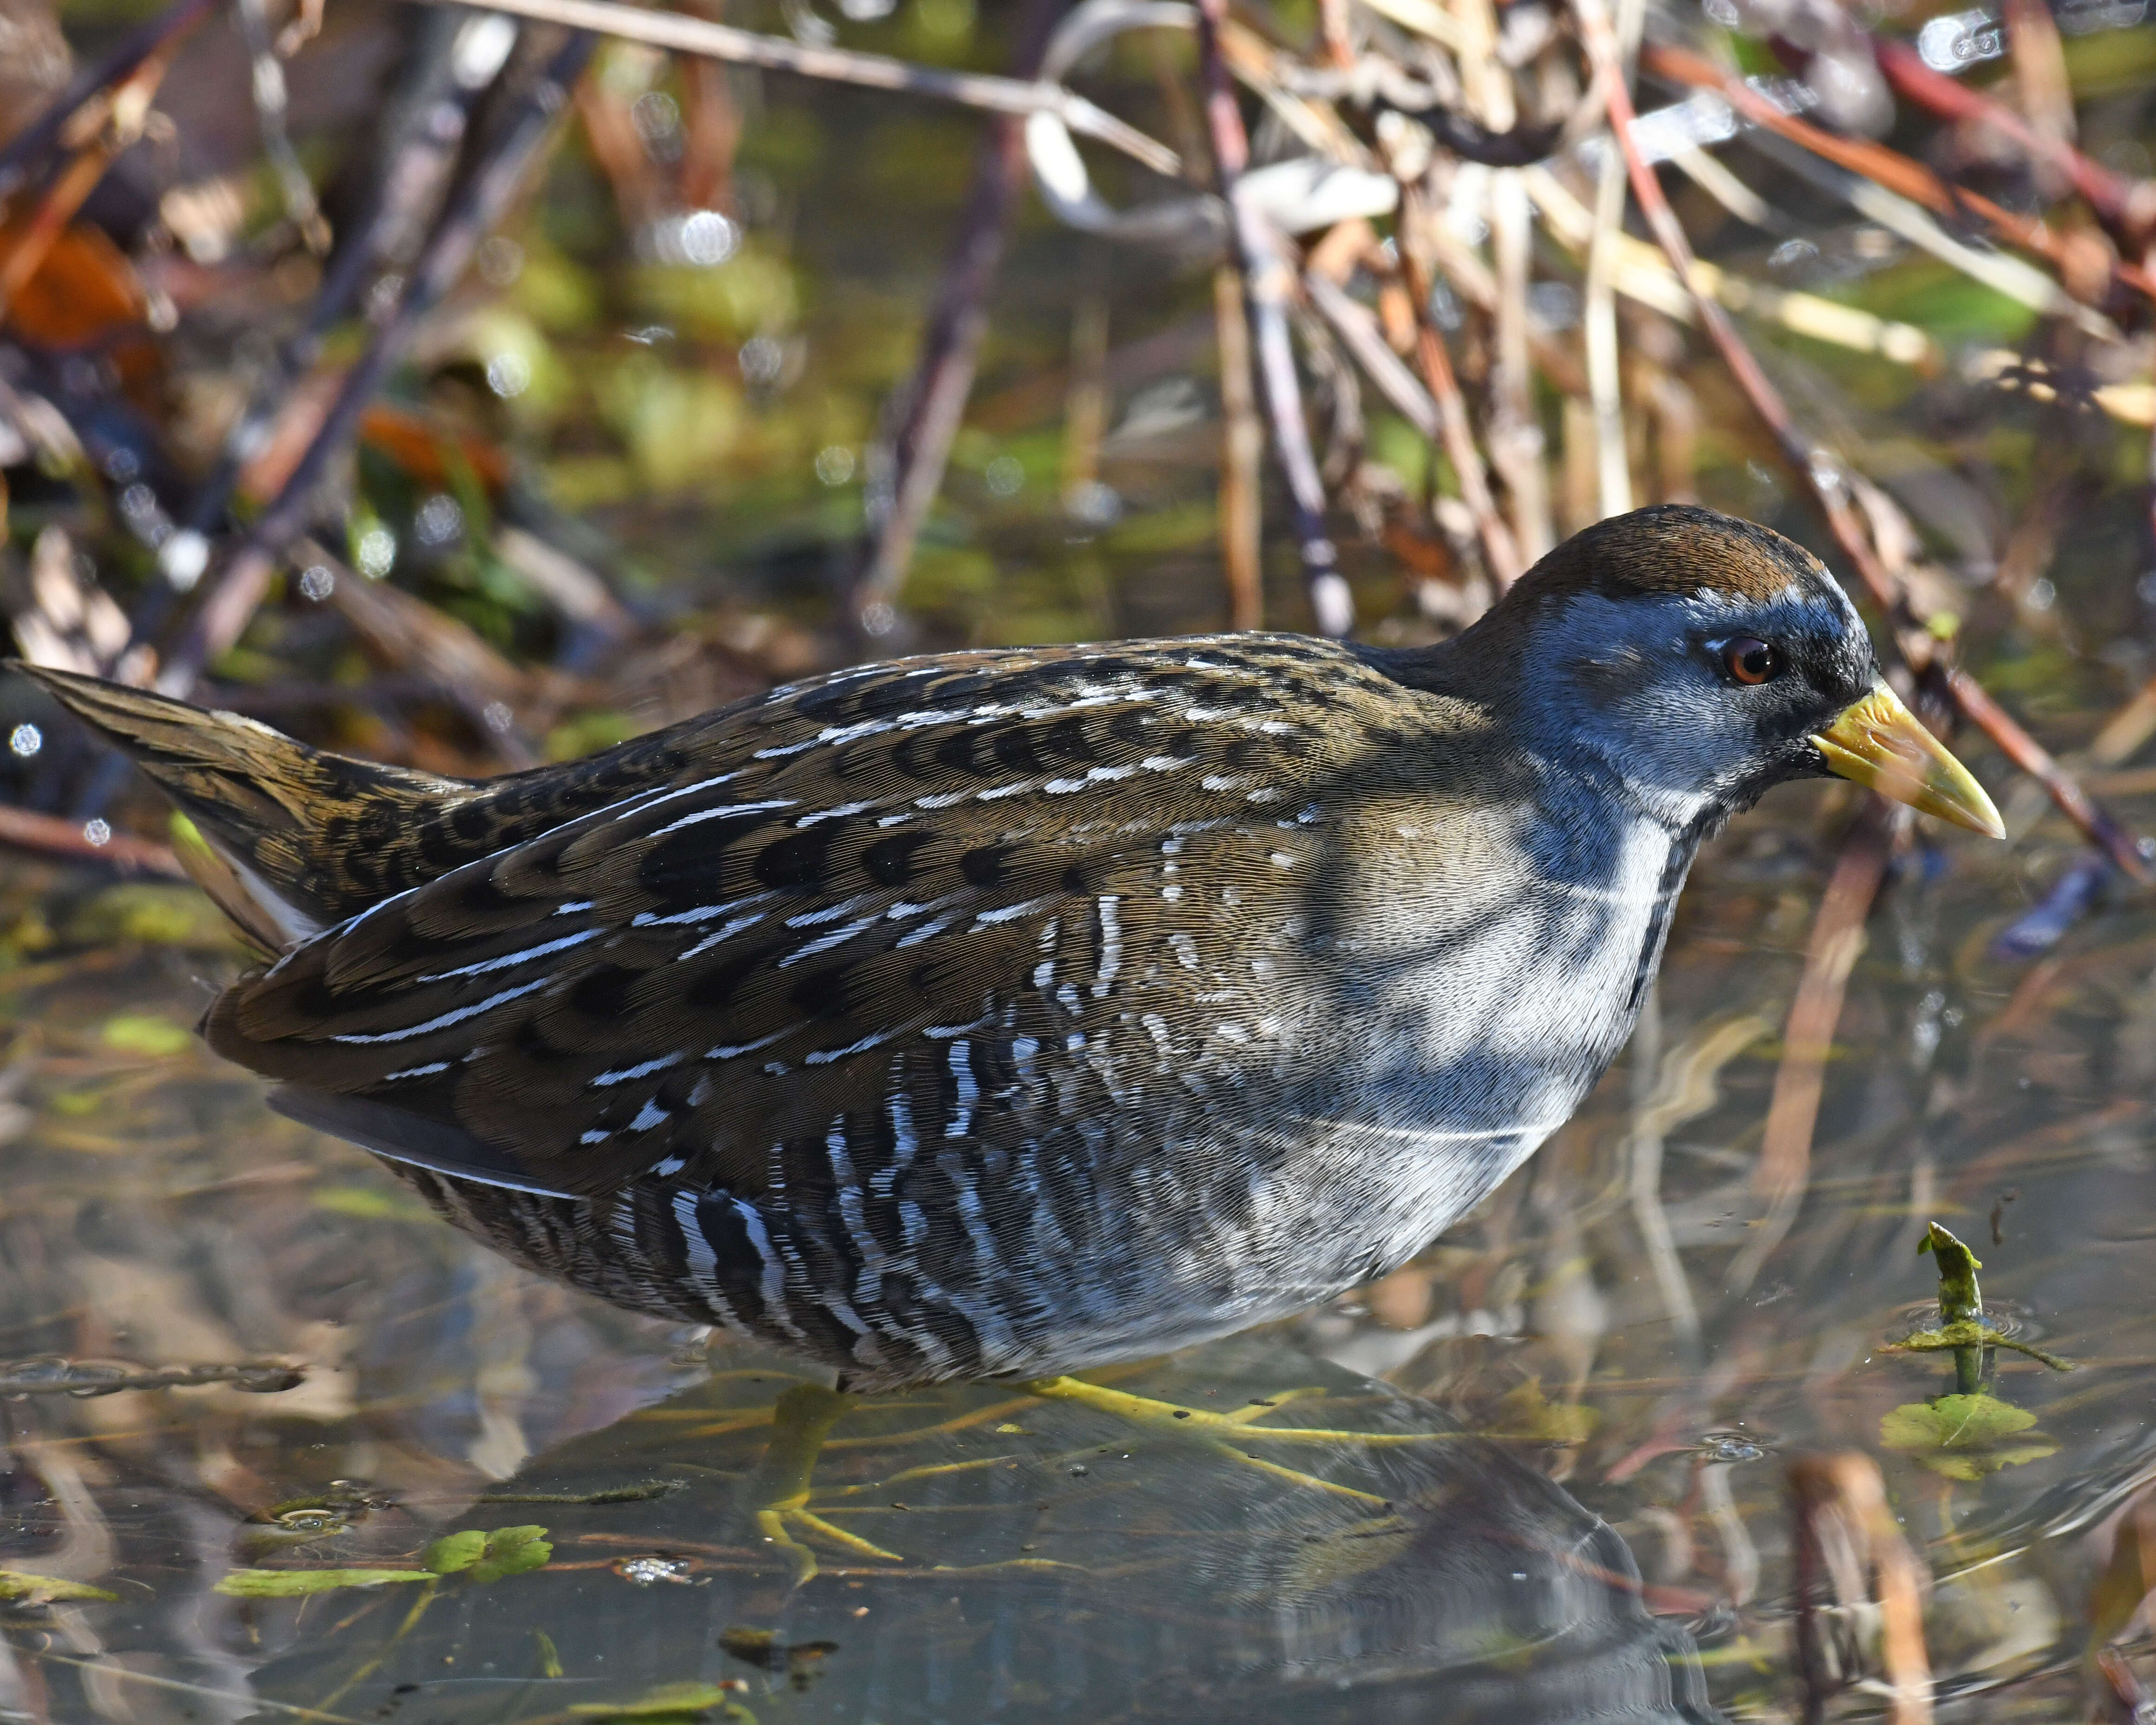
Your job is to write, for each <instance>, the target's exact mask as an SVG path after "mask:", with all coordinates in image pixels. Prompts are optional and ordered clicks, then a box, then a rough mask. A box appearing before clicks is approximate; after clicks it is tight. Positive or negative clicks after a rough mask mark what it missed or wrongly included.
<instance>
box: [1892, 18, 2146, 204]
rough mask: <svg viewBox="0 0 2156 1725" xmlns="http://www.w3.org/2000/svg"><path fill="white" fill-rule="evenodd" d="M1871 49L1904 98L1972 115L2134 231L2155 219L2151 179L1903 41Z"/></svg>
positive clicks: (1949, 115) (1954, 115)
mask: <svg viewBox="0 0 2156 1725" xmlns="http://www.w3.org/2000/svg"><path fill="white" fill-rule="evenodd" d="M1872 49H1873V51H1874V52H1875V53H1876V54H1877V55H1878V57H1879V69H1880V70H1881V71H1882V72H1884V73H1885V74H1886V81H1887V82H1888V83H1890V84H1892V85H1893V86H1894V88H1895V89H1896V90H1897V91H1898V92H1900V93H1901V94H1902V95H1904V96H1906V97H1907V98H1908V99H1909V100H1911V101H1912V102H1914V103H1916V104H1917V105H1918V106H1919V107H1922V108H1926V109H1928V110H1930V111H1931V112H1933V113H1934V114H1937V115H1939V116H1942V117H1943V118H1945V119H1948V120H1973V121H1979V122H1980V123H1981V124H1983V125H1985V126H1989V127H1991V128H1992V129H1993V130H1994V131H1997V132H1998V133H1999V134H2000V135H2001V136H2005V137H2009V138H2011V139H2012V140H2013V141H2015V143H2017V144H2019V145H2020V146H2021V148H2022V149H2023V150H2025V151H2027V152H2028V154H2029V155H2030V157H2032V158H2034V159H2035V160H2036V161H2038V162H2046V163H2048V164H2049V165H2050V166H2051V167H2055V168H2056V169H2057V170H2058V171H2059V172H2060V173H2061V175H2063V176H2064V177H2066V180H2067V182H2069V183H2070V184H2071V186H2072V187H2073V188H2074V190H2075V191H2076V192H2078V193H2081V195H2082V197H2083V198H2087V200H2088V201H2089V205H2090V207H2091V208H2092V209H2094V210H2095V211H2096V213H2097V214H2098V215H2100V216H2102V218H2104V219H2105V220H2106V221H2107V222H2113V223H2117V224H2118V225H2120V226H2121V227H2123V228H2127V229H2128V231H2129V232H2132V233H2133V234H2136V235H2140V234H2143V232H2145V230H2146V229H2147V228H2148V226H2149V225H2150V223H2151V222H2152V220H2156V185H2151V184H2150V183H2149V182H2145V181H2144V182H2138V183H2137V182H2134V181H2133V180H2129V179H2128V178H2127V177H2125V176H2124V175H2123V174H2117V173H2113V172H2112V171H2111V170H2110V169H2109V168H2107V167H2104V166H2103V165H2102V163H2100V162H2092V161H2090V160H2089V159H2088V157H2086V156H2084V155H2082V152H2081V151H2078V150H2076V148H2074V146H2072V145H2071V144H2069V143H2067V142H2066V141H2065V140H2064V139H2062V138H2054V137H2048V136H2046V135H2045V134H2044V133H2042V132H2040V131H2037V130H2036V128H2035V127H2034V126H2031V125H2030V124H2029V122H2028V121H2025V120H2024V119H2023V118H2022V117H2021V116H2020V115H2019V114H2016V113H2015V111H2014V110H2012V109H2011V108H2010V107H2008V106H2006V105H2005V104H2004V103H2002V102H1995V101H1994V100H1992V99H1991V98H1990V97H1989V96H1988V95H1984V92H1983V91H1982V90H1972V89H1970V88H1969V86H1968V85H1965V84H1958V83H1956V82H1955V81H1954V80H1953V79H1951V78H1949V77H1948V76H1947V74H1945V73H1943V72H1934V71H1933V69H1931V68H1930V67H1929V66H1928V65H1926V64H1924V62H1923V58H1922V55H1920V54H1918V53H1917V50H1916V49H1913V48H1912V47H1910V46H1909V44H1907V43H1906V42H1886V41H1881V42H1874V43H1873V44H1872Z"/></svg>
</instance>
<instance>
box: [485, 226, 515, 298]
mask: <svg viewBox="0 0 2156 1725" xmlns="http://www.w3.org/2000/svg"><path fill="white" fill-rule="evenodd" d="M477 262H478V265H479V273H480V280H482V281H484V282H485V283H486V284H487V285H489V286H490V287H498V288H506V287H507V286H508V285H510V283H511V282H512V281H514V280H516V278H517V277H518V276H520V275H522V274H523V273H524V248H523V247H522V246H521V245H519V244H517V243H516V241H515V240H513V239H503V238H502V237H501V235H500V234H494V235H493V236H491V237H490V238H489V239H486V240H485V241H484V242H483V243H482V244H480V249H479V257H478V259H477Z"/></svg>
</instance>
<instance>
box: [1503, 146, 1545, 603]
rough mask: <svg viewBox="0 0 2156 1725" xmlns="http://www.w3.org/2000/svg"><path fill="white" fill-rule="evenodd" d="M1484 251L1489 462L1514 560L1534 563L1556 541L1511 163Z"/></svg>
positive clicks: (1528, 257)
mask: <svg viewBox="0 0 2156 1725" xmlns="http://www.w3.org/2000/svg"><path fill="white" fill-rule="evenodd" d="M1490 240H1491V252H1492V253H1493V254H1494V255H1495V258H1496V265H1497V317H1496V344H1495V353H1494V356H1493V357H1494V363H1493V364H1492V365H1491V368H1490V427H1489V434H1488V442H1489V445H1490V460H1491V465H1493V466H1494V467H1496V470H1497V471H1498V472H1499V474H1501V475H1502V476H1503V478H1504V481H1505V490H1506V493H1507V495H1508V496H1509V497H1510V499H1511V501H1512V537H1513V539H1514V541H1515V542H1517V545H1518V547H1519V555H1520V562H1521V563H1522V565H1523V566H1525V567H1533V565H1534V564H1536V563H1537V562H1539V561H1541V559H1542V557H1543V555H1544V554H1545V553H1547V552H1548V550H1549V548H1550V547H1551V546H1552V545H1553V544H1554V543H1555V542H1556V539H1555V535H1554V534H1553V531H1552V527H1551V522H1550V508H1549V468H1548V463H1547V460H1546V459H1545V456H1546V453H1547V452H1546V451H1545V449H1544V448H1543V422H1542V415H1541V413H1539V412H1538V411H1537V408H1536V404H1535V395H1534V388H1535V382H1534V369H1533V364H1532V361H1531V360H1530V359H1529V357H1528V352H1527V280H1528V275H1529V265H1530V264H1531V262H1532V247H1533V243H1534V234H1533V228H1532V213H1531V212H1530V210H1529V208H1528V204H1527V187H1526V186H1525V184H1524V183H1523V182H1522V180H1521V177H1520V171H1519V170H1518V169H1517V168H1499V169H1498V170H1497V171H1496V172H1495V173H1494V174H1492V175H1491V181H1490Z"/></svg>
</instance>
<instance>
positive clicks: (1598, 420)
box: [1579, 141, 1632, 520]
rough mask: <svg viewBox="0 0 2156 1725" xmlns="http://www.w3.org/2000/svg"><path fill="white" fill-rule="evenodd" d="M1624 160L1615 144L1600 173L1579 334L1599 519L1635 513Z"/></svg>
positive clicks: (1595, 195)
mask: <svg viewBox="0 0 2156 1725" xmlns="http://www.w3.org/2000/svg"><path fill="white" fill-rule="evenodd" d="M1624 226H1625V157H1624V154H1623V152H1622V151H1620V150H1619V149H1618V148H1617V146H1616V145H1615V143H1614V141H1613V142H1611V143H1609V145H1608V146H1607V147H1606V149H1605V151H1604V155H1603V157H1602V161H1601V162H1600V164H1599V167H1598V168H1597V170H1596V177H1595V187H1594V237H1593V238H1592V239H1590V240H1589V243H1588V248H1587V291H1586V293H1585V295H1584V296H1583V299H1582V302H1581V305H1580V312H1579V321H1580V326H1581V327H1580V333H1581V336H1582V338H1583V341H1584V346H1585V348H1586V351H1587V393H1588V399H1589V403H1590V408H1589V411H1590V413H1591V414H1592V418H1591V420H1590V424H1592V426H1593V428H1594V475H1595V505H1596V509H1597V512H1598V515H1599V518H1601V519H1604V520H1606V519H1607V518H1608V517H1609V516H1613V515H1623V514H1625V512H1626V511H1629V510H1630V508H1631V507H1632V463H1631V459H1630V454H1629V453H1628V451H1627V450H1626V448H1625V403H1624V398H1623V393H1622V390H1621V388H1620V364H1619V359H1618V352H1617V290H1616V285H1615V280H1616V273H1617V241H1618V239H1620V237H1621V236H1622V235H1623V233H1624Z"/></svg>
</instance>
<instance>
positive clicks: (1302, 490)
mask: <svg viewBox="0 0 2156 1725" xmlns="http://www.w3.org/2000/svg"><path fill="white" fill-rule="evenodd" d="M1227 18H1228V6H1227V0H1198V57H1199V69H1200V76H1201V77H1202V79H1203V80H1204V93H1205V123H1206V132H1207V136H1208V137H1209V141H1211V143H1212V146H1213V162H1214V169H1215V171H1216V172H1218V174H1219V191H1220V196H1221V198H1223V199H1224V201H1225V202H1226V203H1227V206H1228V218H1229V231H1230V234H1231V236H1232V241H1233V247H1234V251H1235V260H1236V263H1237V264H1238V266H1239V267H1240V270H1241V273H1242V277H1243V296H1244V300H1245V305H1246V306H1247V308H1248V311H1249V315H1250V335H1251V346H1252V348H1253V350H1254V352H1255V356H1256V359H1257V371H1258V377H1259V380H1260V384H1261V386H1262V388H1261V392H1260V393H1262V394H1263V396H1264V398H1265V412H1266V416H1267V417H1268V418H1270V421H1271V423H1272V434H1273V455H1274V458H1275V459H1276V460H1277V461H1278V462H1279V463H1280V465H1281V474H1282V475H1283V476H1284V477H1285V478H1286V480H1287V490H1288V521H1289V524H1290V526H1291V528H1292V530H1293V531H1294V534H1295V541H1296V551H1297V552H1298V553H1299V554H1300V555H1301V560H1302V577H1303V581H1304V583H1305V585H1306V587H1307V588H1308V589H1309V593H1310V608H1311V613H1312V616H1313V617H1314V618H1315V619H1316V621H1317V628H1318V629H1319V631H1320V632H1321V633H1322V634H1328V635H1344V634H1347V632H1348V630H1349V629H1353V627H1354V626H1355V602H1354V598H1353V595H1351V594H1350V593H1349V592H1348V590H1347V582H1346V580H1345V579H1344V578H1342V576H1341V573H1340V557H1339V553H1338V552H1337V550H1336V549H1335V548H1334V547H1333V544H1332V540H1331V539H1330V538H1328V537H1327V535H1326V531H1325V504H1326V500H1325V485H1324V481H1323V480H1321V479H1320V478H1319V477H1318V474H1317V456H1316V454H1314V453H1313V452H1312V449H1311V444H1310V426H1309V423H1308V422H1307V421H1306V419H1305V418H1303V412H1302V385H1301V382H1300V380H1298V378H1297V377H1296V370H1295V350H1294V348H1293V347H1291V345H1290V344H1289V341H1288V329H1287V302H1288V299H1289V297H1290V295H1291V294H1292V293H1293V292H1294V290H1295V270H1294V269H1293V267H1292V266H1291V264H1289V263H1288V261H1287V259H1286V258H1285V257H1284V256H1283V255H1282V250H1283V247H1284V244H1285V242H1283V241H1282V240H1281V239H1280V237H1279V236H1278V235H1276V234H1274V233H1272V231H1271V230H1270V228H1269V227H1268V226H1267V224H1266V223H1265V218H1264V217H1263V216H1262V215H1260V213H1259V212H1258V210H1257V209H1256V208H1255V206H1254V205H1253V204H1252V203H1250V200H1249V199H1248V198H1245V196H1243V195H1242V192H1241V180H1242V177H1243V175H1244V173H1245V171H1246V170H1247V169H1248V168H1249V167H1250V136H1249V134H1248V133H1247V132H1246V131H1245V130H1244V129H1243V116H1242V110H1240V109H1239V108H1238V107H1237V106H1236V105H1235V86H1234V85H1233V84H1232V83H1230V82H1229V76H1228V68H1227V64H1226V62H1225V61H1224V59H1223V58H1222V56H1221V51H1220V38H1221V33H1222V31H1223V29H1224V28H1225V26H1226V23H1227Z"/></svg>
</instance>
